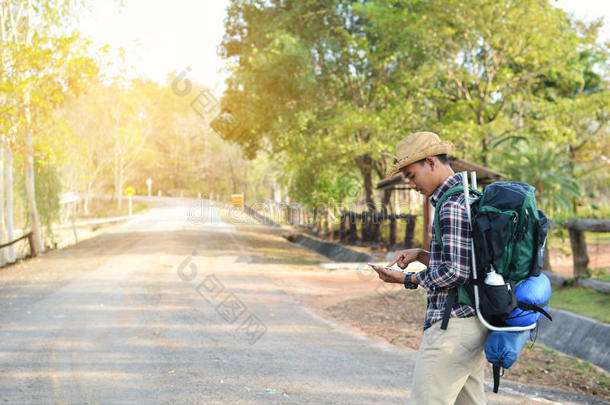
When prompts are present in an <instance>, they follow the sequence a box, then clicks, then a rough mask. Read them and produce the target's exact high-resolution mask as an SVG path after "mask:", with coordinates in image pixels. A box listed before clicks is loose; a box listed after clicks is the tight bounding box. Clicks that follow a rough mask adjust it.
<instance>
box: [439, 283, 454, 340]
mask: <svg viewBox="0 0 610 405" xmlns="http://www.w3.org/2000/svg"><path fill="white" fill-rule="evenodd" d="M456 300H457V288H452V289H451V290H449V295H448V296H447V303H446V304H445V311H444V312H443V323H441V329H442V330H447V324H448V323H449V318H451V310H452V309H453V306H454V305H455V302H456Z"/></svg>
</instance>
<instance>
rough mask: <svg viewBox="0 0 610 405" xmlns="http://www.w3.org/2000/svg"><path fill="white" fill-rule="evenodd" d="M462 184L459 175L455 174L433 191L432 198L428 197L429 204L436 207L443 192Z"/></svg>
mask: <svg viewBox="0 0 610 405" xmlns="http://www.w3.org/2000/svg"><path fill="white" fill-rule="evenodd" d="M461 182H462V175H461V173H455V174H453V175H451V176H449V177H447V178H446V179H445V181H443V183H442V184H441V185H440V186H438V187H437V188H436V190H434V192H433V193H432V196H430V204H432V206H433V207H434V206H436V203H437V201H438V200H439V199H440V198H441V197H442V195H443V194H445V191H447V190H449V189H450V188H451V187H454V186H457V185H458V184H460V183H461Z"/></svg>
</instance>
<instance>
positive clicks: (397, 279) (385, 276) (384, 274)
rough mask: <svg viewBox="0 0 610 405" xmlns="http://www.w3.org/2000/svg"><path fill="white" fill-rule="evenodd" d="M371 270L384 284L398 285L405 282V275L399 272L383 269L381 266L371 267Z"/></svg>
mask: <svg viewBox="0 0 610 405" xmlns="http://www.w3.org/2000/svg"><path fill="white" fill-rule="evenodd" d="M371 267H372V268H373V270H375V271H376V272H377V274H378V275H379V278H380V279H382V280H383V281H385V282H386V283H399V284H403V283H404V282H405V273H403V272H402V271H400V270H392V269H388V268H385V267H383V266H371Z"/></svg>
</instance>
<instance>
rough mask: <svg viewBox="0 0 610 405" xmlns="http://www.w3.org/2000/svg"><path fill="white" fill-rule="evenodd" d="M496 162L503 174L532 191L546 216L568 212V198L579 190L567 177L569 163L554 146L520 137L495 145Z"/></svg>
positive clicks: (578, 192)
mask: <svg viewBox="0 0 610 405" xmlns="http://www.w3.org/2000/svg"><path fill="white" fill-rule="evenodd" d="M497 148H498V150H497V152H498V156H497V158H496V159H497V161H498V164H499V166H500V169H501V171H502V172H503V173H505V174H507V175H508V177H509V178H511V179H513V180H515V181H522V182H525V183H528V184H531V185H532V186H534V187H535V188H536V192H537V199H538V203H539V204H540V208H541V209H542V210H543V211H545V212H547V213H549V214H552V213H557V212H572V211H573V206H572V199H574V198H579V197H580V195H581V194H582V189H581V187H580V185H579V183H578V181H577V180H576V179H575V178H574V177H572V176H571V175H570V167H571V162H570V160H569V159H568V157H567V156H566V155H565V154H561V153H560V151H559V150H558V149H559V148H557V146H555V145H553V144H552V143H548V142H546V143H543V142H542V141H539V140H536V139H534V138H521V139H517V140H515V141H513V142H505V143H502V144H501V145H498V146H497Z"/></svg>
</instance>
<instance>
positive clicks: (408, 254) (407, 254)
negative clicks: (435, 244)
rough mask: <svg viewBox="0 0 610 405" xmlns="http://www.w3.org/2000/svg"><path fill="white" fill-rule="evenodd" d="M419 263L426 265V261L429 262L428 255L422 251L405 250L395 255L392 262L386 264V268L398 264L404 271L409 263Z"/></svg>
mask: <svg viewBox="0 0 610 405" xmlns="http://www.w3.org/2000/svg"><path fill="white" fill-rule="evenodd" d="M416 260H418V261H420V262H422V263H424V264H425V265H428V261H429V260H430V254H429V253H428V252H426V251H425V250H423V249H406V250H401V251H400V252H398V254H397V255H396V258H395V259H394V261H393V262H392V263H390V264H388V267H392V266H393V265H394V264H396V263H397V264H398V267H400V268H401V269H404V268H405V267H407V266H408V265H409V263H411V262H414V261H416Z"/></svg>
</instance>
